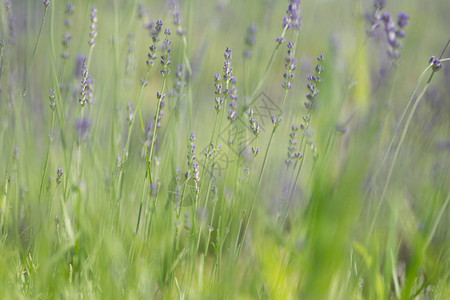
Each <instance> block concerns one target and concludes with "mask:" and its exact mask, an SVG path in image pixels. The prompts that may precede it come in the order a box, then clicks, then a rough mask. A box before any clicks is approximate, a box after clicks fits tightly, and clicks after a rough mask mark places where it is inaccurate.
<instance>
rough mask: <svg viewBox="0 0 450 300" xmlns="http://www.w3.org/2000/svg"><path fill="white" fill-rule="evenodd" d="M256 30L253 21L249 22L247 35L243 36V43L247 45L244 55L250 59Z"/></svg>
mask: <svg viewBox="0 0 450 300" xmlns="http://www.w3.org/2000/svg"><path fill="white" fill-rule="evenodd" d="M257 31H258V27H257V26H256V25H255V24H254V23H251V24H250V25H248V27H247V35H246V37H245V44H246V46H247V49H246V50H245V51H244V57H245V58H247V59H250V58H252V56H253V53H252V48H253V46H254V45H255V43H256V32H257Z"/></svg>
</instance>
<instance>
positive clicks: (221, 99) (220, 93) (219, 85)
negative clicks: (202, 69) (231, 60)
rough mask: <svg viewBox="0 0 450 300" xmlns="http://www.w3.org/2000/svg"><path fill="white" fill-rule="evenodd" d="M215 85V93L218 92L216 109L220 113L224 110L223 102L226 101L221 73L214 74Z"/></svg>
mask: <svg viewBox="0 0 450 300" xmlns="http://www.w3.org/2000/svg"><path fill="white" fill-rule="evenodd" d="M214 87H215V91H214V93H215V94H216V97H215V102H216V105H215V109H216V112H217V113H219V112H220V111H221V110H222V103H223V102H224V101H225V99H224V96H223V90H222V78H221V76H220V74H219V73H216V74H214Z"/></svg>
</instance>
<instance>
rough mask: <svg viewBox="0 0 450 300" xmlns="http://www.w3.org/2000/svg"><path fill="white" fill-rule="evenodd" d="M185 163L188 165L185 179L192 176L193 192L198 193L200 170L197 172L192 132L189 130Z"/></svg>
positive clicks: (197, 166)
mask: <svg viewBox="0 0 450 300" xmlns="http://www.w3.org/2000/svg"><path fill="white" fill-rule="evenodd" d="M187 165H188V171H187V172H186V173H185V176H186V179H189V178H192V179H193V180H194V183H195V192H196V193H197V194H198V193H199V192H200V190H199V188H198V183H199V181H200V172H199V165H198V164H197V163H196V156H195V135H194V132H191V135H190V137H189V148H188V154H187Z"/></svg>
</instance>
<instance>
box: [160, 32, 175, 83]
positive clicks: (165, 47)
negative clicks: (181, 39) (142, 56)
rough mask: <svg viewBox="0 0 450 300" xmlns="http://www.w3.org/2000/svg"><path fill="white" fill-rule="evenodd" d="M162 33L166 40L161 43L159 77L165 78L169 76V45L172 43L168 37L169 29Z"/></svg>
mask: <svg viewBox="0 0 450 300" xmlns="http://www.w3.org/2000/svg"><path fill="white" fill-rule="evenodd" d="M164 33H165V34H166V38H165V39H164V41H163V43H162V55H161V66H162V70H161V75H162V76H163V77H167V76H168V75H169V74H170V69H169V65H170V63H171V61H170V59H171V58H170V50H171V48H170V44H171V43H172V42H171V41H170V40H169V35H170V34H171V32H170V29H166V30H165V31H164Z"/></svg>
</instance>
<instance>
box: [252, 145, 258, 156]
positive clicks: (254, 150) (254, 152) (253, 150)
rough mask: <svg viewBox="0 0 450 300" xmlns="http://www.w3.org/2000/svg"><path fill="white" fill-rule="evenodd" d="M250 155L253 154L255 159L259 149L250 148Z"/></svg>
mask: <svg viewBox="0 0 450 300" xmlns="http://www.w3.org/2000/svg"><path fill="white" fill-rule="evenodd" d="M252 153H253V157H256V156H257V155H258V153H259V147H258V148H256V149H255V147H252Z"/></svg>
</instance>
